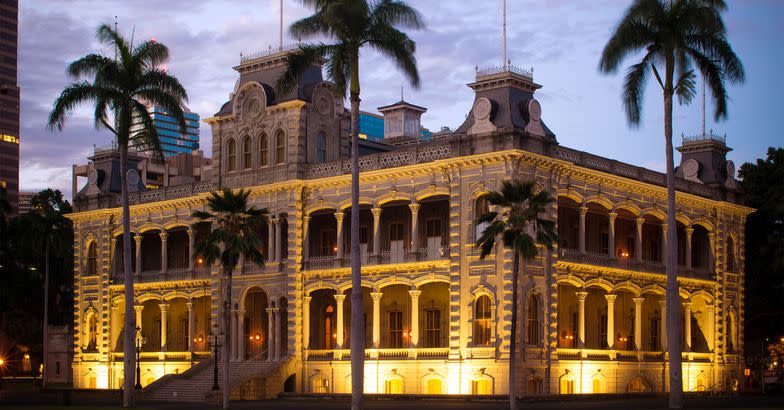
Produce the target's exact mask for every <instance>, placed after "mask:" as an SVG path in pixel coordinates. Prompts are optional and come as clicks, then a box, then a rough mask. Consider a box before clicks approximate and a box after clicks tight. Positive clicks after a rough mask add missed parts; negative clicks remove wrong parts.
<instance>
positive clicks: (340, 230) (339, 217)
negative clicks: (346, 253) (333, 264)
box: [335, 212, 346, 266]
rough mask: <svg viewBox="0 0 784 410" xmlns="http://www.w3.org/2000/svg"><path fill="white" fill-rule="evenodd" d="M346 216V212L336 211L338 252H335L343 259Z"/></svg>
mask: <svg viewBox="0 0 784 410" xmlns="http://www.w3.org/2000/svg"><path fill="white" fill-rule="evenodd" d="M345 216H346V214H345V213H343V212H335V220H336V221H337V243H336V244H335V247H336V248H337V252H335V257H336V258H337V259H343V217H345ZM338 266H340V265H338Z"/></svg>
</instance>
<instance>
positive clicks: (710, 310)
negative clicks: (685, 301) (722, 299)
mask: <svg viewBox="0 0 784 410" xmlns="http://www.w3.org/2000/svg"><path fill="white" fill-rule="evenodd" d="M705 310H706V311H708V312H714V311H715V310H716V306H713V305H705Z"/></svg>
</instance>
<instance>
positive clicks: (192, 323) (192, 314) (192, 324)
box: [185, 300, 196, 353]
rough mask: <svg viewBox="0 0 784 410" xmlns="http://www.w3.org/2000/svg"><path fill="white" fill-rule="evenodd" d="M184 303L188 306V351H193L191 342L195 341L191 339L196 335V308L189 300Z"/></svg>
mask: <svg viewBox="0 0 784 410" xmlns="http://www.w3.org/2000/svg"><path fill="white" fill-rule="evenodd" d="M185 305H186V306H188V351H189V352H191V353H193V350H194V348H193V347H194V346H193V344H194V343H195V342H194V341H193V339H194V338H195V337H196V335H195V329H196V310H194V309H193V302H192V301H190V300H189V301H188V302H186V303H185Z"/></svg>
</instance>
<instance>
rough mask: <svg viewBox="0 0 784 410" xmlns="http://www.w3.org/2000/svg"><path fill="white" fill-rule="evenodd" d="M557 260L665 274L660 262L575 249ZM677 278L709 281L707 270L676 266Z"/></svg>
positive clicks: (561, 252) (564, 250)
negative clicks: (581, 251)
mask: <svg viewBox="0 0 784 410" xmlns="http://www.w3.org/2000/svg"><path fill="white" fill-rule="evenodd" d="M559 259H561V260H563V261H566V262H574V263H583V264H588V265H596V266H605V267H608V268H616V269H624V270H631V271H636V272H646V273H658V274H665V273H666V267H665V266H664V264H663V263H661V262H655V261H648V260H644V259H643V260H637V259H634V258H629V257H619V258H612V257H610V256H609V255H607V254H603V253H596V252H586V253H584V254H581V253H580V252H579V251H577V250H575V249H561V250H559ZM678 276H682V277H689V278H695V279H711V277H710V276H711V272H710V270H709V269H708V268H704V267H692V268H691V269H689V268H687V267H686V266H683V265H680V266H678Z"/></svg>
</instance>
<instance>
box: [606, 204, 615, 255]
mask: <svg viewBox="0 0 784 410" xmlns="http://www.w3.org/2000/svg"><path fill="white" fill-rule="evenodd" d="M607 216H608V217H609V220H610V227H609V228H610V229H609V232H608V233H609V235H608V236H609V237H610V239H609V240H608V241H607V242H608V245H607V256H609V257H611V258H614V257H615V218H617V217H618V214H616V213H615V212H610V213H609V214H607Z"/></svg>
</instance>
